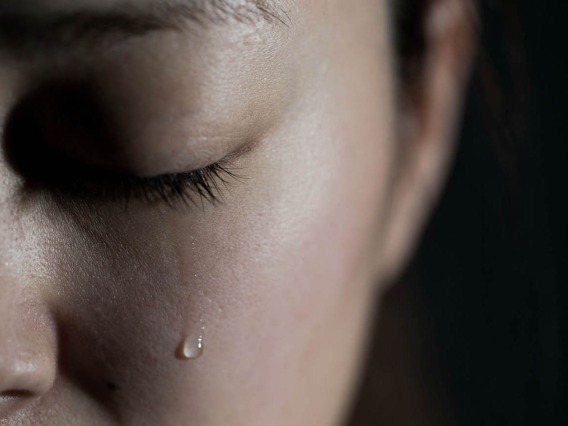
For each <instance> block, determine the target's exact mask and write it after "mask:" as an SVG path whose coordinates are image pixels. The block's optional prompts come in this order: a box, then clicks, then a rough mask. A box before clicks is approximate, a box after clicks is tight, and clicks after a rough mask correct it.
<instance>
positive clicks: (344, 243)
mask: <svg viewBox="0 0 568 426" xmlns="http://www.w3.org/2000/svg"><path fill="white" fill-rule="evenodd" d="M168 3H172V4H171V7H170V6H168V7H166V6H164V2H159V1H157V0H145V1H141V0H137V1H136V2H133V1H127V0H105V1H100V0H97V1H94V0H93V1H91V0H80V1H66V0H57V1H56V0H50V1H47V0H45V1H44V0H26V1H19V2H15V1H4V2H3V5H2V6H0V22H2V24H3V25H0V33H2V34H0V120H1V122H0V125H1V128H2V129H3V130H2V132H1V134H2V135H3V152H4V154H3V155H2V162H1V164H0V175H1V179H0V194H1V195H2V202H1V203H0V228H1V240H0V244H1V250H0V257H1V276H0V278H1V280H0V287H1V290H0V291H1V293H0V294H1V296H0V327H1V328H0V341H1V342H2V344H1V347H0V395H2V398H1V399H0V424H6V425H8V424H10V425H11V424H21V425H28V424H29V425H36V424H45V425H66V424H69V425H112V424H124V425H146V424H148V425H157V424H192V425H193V424H195V425H225V424H232V425H241V424H242V425H245V424H246V425H267V424H270V425H291V424H293V425H329V424H334V423H336V422H338V421H339V420H340V419H341V416H342V413H343V412H344V411H345V407H346V404H347V403H348V401H349V395H350V390H351V389H352V386H353V382H354V380H355V378H356V372H357V368H358V366H359V364H360V357H361V348H362V346H364V345H363V342H364V336H365V328H366V325H367V319H368V317H369V314H370V312H371V310H372V306H373V304H374V296H373V295H374V293H375V292H376V290H377V286H380V283H381V282H382V278H383V275H384V274H385V273H386V272H385V268H386V267H385V266H384V262H383V261H379V260H380V259H383V257H381V256H380V253H382V252H383V251H384V250H385V248H384V244H385V241H387V240H389V238H388V237H384V238H383V236H385V235H387V234H388V232H387V231H386V230H385V227H386V226H387V225H386V224H390V223H391V221H390V220H389V217H390V216H391V215H392V209H391V207H392V205H393V203H395V204H396V199H395V198H393V193H394V190H393V188H394V183H393V182H395V180H396V179H395V178H394V177H395V176H396V175H397V164H399V163H398V162H397V158H398V154H399V150H398V149H397V146H398V144H397V141H398V136H397V135H398V133H399V128H398V126H397V125H396V123H397V122H399V118H398V115H397V114H398V113H399V110H398V109H397V105H396V102H395V101H394V99H395V96H396V92H395V89H394V88H395V87H396V84H395V76H394V75H393V73H392V69H393V68H394V66H393V54H392V42H391V38H390V36H389V34H390V32H391V30H390V19H389V16H388V10H387V7H386V5H385V3H386V2H376V1H374V0H361V1H358V2H345V1H340V0H314V1H311V2H303V1H294V0H289V1H282V2H274V3H277V5H273V2H268V1H267V2H245V1H240V2H239V1H234V2H233V1H230V2H227V4H226V5H225V4H224V3H225V2H221V1H218V2H216V3H215V4H217V6H215V7H218V8H219V10H217V9H214V5H212V4H213V2H212V3H211V4H209V3H208V2H206V1H202V2H195V4H193V3H189V2H186V1H182V0H180V1H177V2H168ZM253 3H254V4H253ZM235 5H237V6H238V5H240V7H236V6H235ZM14 22H17V24H13V23H14ZM10 23H12V24H10ZM1 28H5V29H4V30H2V29H1ZM389 226H392V225H389ZM412 233H415V232H412ZM400 257H404V256H400ZM377 283H378V284H377Z"/></svg>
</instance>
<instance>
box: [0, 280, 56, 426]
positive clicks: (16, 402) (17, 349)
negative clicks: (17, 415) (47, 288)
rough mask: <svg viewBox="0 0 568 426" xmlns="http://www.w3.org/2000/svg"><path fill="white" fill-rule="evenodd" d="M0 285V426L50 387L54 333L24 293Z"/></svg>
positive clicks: (53, 365) (52, 373)
mask: <svg viewBox="0 0 568 426" xmlns="http://www.w3.org/2000/svg"><path fill="white" fill-rule="evenodd" d="M19 290H20V291H18V293H19V294H14V293H16V292H15V291H10V288H6V286H3V285H0V423H1V420H2V419H4V418H6V417H8V416H10V415H11V414H13V412H14V411H17V410H20V409H23V408H25V407H26V406H27V405H28V404H29V403H31V402H33V401H36V400H37V399H38V398H40V397H41V396H43V395H45V394H46V393H47V392H49V390H50V389H51V388H52V386H53V383H54V380H55V372H56V367H55V364H56V357H55V355H56V354H55V333H54V331H53V327H51V325H50V321H49V320H48V317H47V315H45V314H44V313H42V312H41V309H40V308H39V305H38V304H37V302H36V301H32V300H30V298H29V297H28V296H29V295H26V292H25V291H24V290H21V289H19Z"/></svg>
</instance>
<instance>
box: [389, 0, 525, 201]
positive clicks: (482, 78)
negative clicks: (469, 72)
mask: <svg viewBox="0 0 568 426" xmlns="http://www.w3.org/2000/svg"><path fill="white" fill-rule="evenodd" d="M432 1H434V0H392V5H391V8H392V14H393V19H394V29H395V34H394V37H395V42H396V46H395V47H396V54H397V58H396V59H397V64H398V76H399V81H400V83H401V85H402V86H403V87H405V86H409V85H411V84H416V83H415V82H416V81H419V80H418V79H417V77H418V76H419V75H420V72H421V68H422V65H423V61H424V54H425V50H426V47H427V46H426V38H425V32H424V28H425V25H424V22H425V15H426V13H427V11H428V7H429V5H430V4H431V2H432ZM461 1H464V2H468V3H469V4H470V6H471V10H472V13H473V14H475V15H479V16H480V18H481V19H479V20H477V21H478V22H479V25H478V26H477V27H476V31H477V32H478V41H479V54H478V56H477V60H476V62H475V65H474V70H473V71H474V72H473V78H472V85H473V86H474V87H475V88H476V90H473V91H472V92H473V95H474V96H476V97H477V99H476V102H477V104H478V105H480V106H481V108H480V110H481V113H482V115H483V116H484V117H483V119H484V122H485V126H486V130H487V131H488V132H489V133H490V134H491V136H492V139H493V141H494V144H493V149H494V152H495V155H496V157H497V160H498V161H499V163H500V166H501V168H502V170H503V172H504V173H505V176H506V180H507V183H508V186H509V194H510V196H511V200H512V201H513V203H514V204H519V203H520V200H519V198H520V192H521V189H520V188H521V187H522V182H521V174H522V173H521V167H522V165H521V164H520V163H521V160H520V158H521V157H522V151H523V150H524V148H525V140H524V138H525V135H526V134H527V133H528V131H527V128H526V125H525V123H526V120H525V118H526V117H527V116H528V96H527V91H528V90H527V89H528V87H529V84H528V77H527V76H528V71H527V68H528V67H527V64H526V57H525V49H524V47H523V46H524V38H523V32H522V24H521V21H522V20H521V13H520V6H519V1H518V0H500V1H497V2H496V1H491V0H461ZM475 18H476V17H475V16H473V15H472V19H475ZM497 29H498V34H495V32H496V31H497ZM413 88H414V87H413Z"/></svg>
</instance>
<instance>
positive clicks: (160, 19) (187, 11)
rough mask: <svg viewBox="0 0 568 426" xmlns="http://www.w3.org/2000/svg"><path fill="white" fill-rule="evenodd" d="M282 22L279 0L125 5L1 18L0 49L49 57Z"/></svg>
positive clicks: (170, 0)
mask: <svg viewBox="0 0 568 426" xmlns="http://www.w3.org/2000/svg"><path fill="white" fill-rule="evenodd" d="M235 21H236V22H240V23H243V24H247V25H251V26H253V25H257V24H259V23H261V22H262V23H269V24H280V25H283V26H285V27H289V26H290V24H291V20H290V16H289V15H288V13H287V12H286V11H285V9H284V8H283V7H281V6H280V5H279V4H278V3H277V2H269V1H267V0H244V1H241V2H237V3H236V4H235V2H232V1H230V0H183V1H180V0H167V1H161V2H159V3H156V4H154V5H147V6H146V7H138V6H134V5H131V4H129V5H125V6H123V7H118V8H114V9H112V10H110V11H100V12H94V11H73V12H67V13H55V12H48V13H46V14H42V15H39V14H37V13H36V14H34V13H28V14H20V15H17V14H14V13H12V14H3V15H2V14H0V48H2V47H7V48H8V49H10V50H11V51H13V52H17V53H19V54H21V55H26V54H29V53H34V52H35V53H38V52H43V53H49V52H51V51H52V50H54V49H57V50H62V49H67V48H70V47H74V46H77V45H79V44H81V45H83V47H90V48H94V47H104V46H105V45H107V44H110V43H116V42H120V41H122V40H124V39H128V38H133V37H139V36H143V35H145V34H148V33H152V32H156V31H167V30H173V31H186V30H190V29H192V28H195V26H196V25H197V26H199V27H206V26H210V25H223V24H227V23H230V22H235Z"/></svg>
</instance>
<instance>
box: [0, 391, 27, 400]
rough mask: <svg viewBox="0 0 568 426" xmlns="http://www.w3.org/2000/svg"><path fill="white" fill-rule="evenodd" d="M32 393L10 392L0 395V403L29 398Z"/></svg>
mask: <svg viewBox="0 0 568 426" xmlns="http://www.w3.org/2000/svg"><path fill="white" fill-rule="evenodd" d="M31 396H32V393H31V392H29V391H22V390H12V391H6V392H2V393H0V401H9V400H13V399H23V398H29V397H31Z"/></svg>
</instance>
